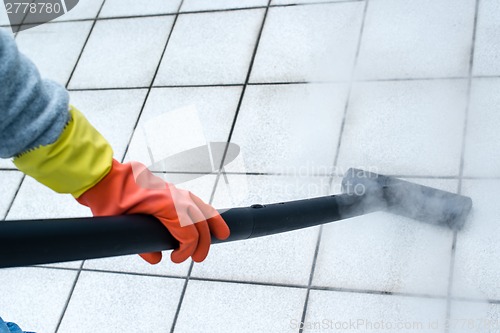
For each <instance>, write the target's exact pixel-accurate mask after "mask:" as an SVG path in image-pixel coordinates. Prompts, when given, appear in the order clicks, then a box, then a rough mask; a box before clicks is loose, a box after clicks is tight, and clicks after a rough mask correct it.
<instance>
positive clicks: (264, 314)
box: [175, 280, 306, 333]
mask: <svg viewBox="0 0 500 333" xmlns="http://www.w3.org/2000/svg"><path fill="white" fill-rule="evenodd" d="M305 297H306V290H305V289H296V288H281V287H270V286H259V285H248V284H237V283H219V282H208V281H194V280H190V281H189V284H188V287H187V290H186V294H185V296H184V300H183V303H182V308H181V311H180V313H179V318H178V320H177V324H176V326H175V332H176V333H183V332H197V331H198V330H199V329H200V328H201V327H202V328H203V331H204V332H219V333H224V332H231V333H232V332H241V333H245V332H252V333H253V332H297V330H294V329H291V328H290V327H289V322H290V318H300V316H301V314H302V308H303V306H304V301H305ZM201 300H202V301H201Z"/></svg>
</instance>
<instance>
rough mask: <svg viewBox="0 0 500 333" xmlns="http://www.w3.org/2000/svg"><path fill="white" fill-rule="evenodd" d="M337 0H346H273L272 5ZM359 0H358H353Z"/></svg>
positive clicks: (332, 0) (333, 0) (331, 0)
mask: <svg viewBox="0 0 500 333" xmlns="http://www.w3.org/2000/svg"><path fill="white" fill-rule="evenodd" d="M335 1H345V0H272V2H271V5H291V4H303V3H313V4H314V3H319V2H335ZM352 1H357V0H352Z"/></svg>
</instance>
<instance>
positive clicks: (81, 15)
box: [54, 0, 104, 21]
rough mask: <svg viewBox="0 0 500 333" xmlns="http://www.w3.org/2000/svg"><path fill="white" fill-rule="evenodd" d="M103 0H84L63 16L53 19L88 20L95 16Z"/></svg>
mask: <svg viewBox="0 0 500 333" xmlns="http://www.w3.org/2000/svg"><path fill="white" fill-rule="evenodd" d="M103 2H104V0H85V1H79V2H78V4H77V5H76V6H75V7H74V8H73V9H71V10H70V11H69V12H67V13H66V14H64V15H63V16H59V17H58V18H57V19H55V20H54V21H71V20H88V19H94V18H96V17H97V13H98V12H99V9H101V6H102V3H103Z"/></svg>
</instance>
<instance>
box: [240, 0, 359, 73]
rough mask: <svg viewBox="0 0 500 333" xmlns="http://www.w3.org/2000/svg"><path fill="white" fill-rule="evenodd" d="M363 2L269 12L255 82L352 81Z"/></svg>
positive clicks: (257, 58) (278, 9) (297, 7)
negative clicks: (349, 79) (350, 78)
mask: <svg viewBox="0 0 500 333" xmlns="http://www.w3.org/2000/svg"><path fill="white" fill-rule="evenodd" d="M362 14H363V3H361V2H349V3H342V4H328V5H317V6H316V5H315V6H296V7H295V6H294V7H274V8H271V9H269V13H268V15H267V19H266V24H265V26H264V31H263V33H262V38H261V40H260V43H259V48H258V51H257V55H256V57H255V64H254V67H253V70H252V75H251V77H250V81H251V82H303V81H329V80H330V81H331V80H342V79H348V78H349V77H350V75H351V71H352V66H353V64H354V56H355V53H356V45H357V42H358V38H359V32H360V26H361V19H362Z"/></svg>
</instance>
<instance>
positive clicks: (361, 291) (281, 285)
mask: <svg viewBox="0 0 500 333" xmlns="http://www.w3.org/2000/svg"><path fill="white" fill-rule="evenodd" d="M192 264H193V267H194V262H192ZM29 267H32V268H37V269H51V270H60V271H70V272H79V271H82V272H89V273H104V274H118V275H133V276H142V277H154V278H164V279H176V280H185V279H186V278H187V275H186V276H175V275H160V274H150V273H137V272H123V271H113V270H104V269H92V268H82V269H79V268H71V267H56V266H42V265H36V266H29ZM189 280H193V281H202V282H220V283H233V284H245V285H256V286H265V287H278V288H295V289H307V288H308V285H301V284H293V283H279V282H262V281H249V280H231V279H224V278H205V277H194V276H189ZM310 289H311V290H318V291H332V292H342V293H356V294H368V295H383V296H401V297H408V298H425V299H441V300H446V299H447V298H448V296H446V295H431V294H419V293H409V292H393V291H383V290H374V289H355V288H342V287H328V286H313V285H311V287H310ZM450 298H451V299H452V300H454V301H463V302H477V303H490V304H500V299H482V298H473V297H460V296H456V297H450Z"/></svg>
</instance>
